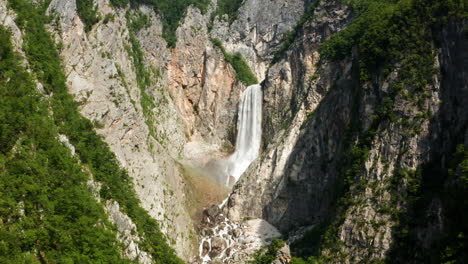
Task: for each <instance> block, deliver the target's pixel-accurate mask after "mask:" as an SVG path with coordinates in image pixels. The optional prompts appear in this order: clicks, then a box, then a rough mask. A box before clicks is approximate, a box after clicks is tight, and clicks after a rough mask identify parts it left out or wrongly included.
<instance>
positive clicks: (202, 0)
mask: <svg viewBox="0 0 468 264" xmlns="http://www.w3.org/2000/svg"><path fill="white" fill-rule="evenodd" d="M110 2H111V3H112V5H114V6H115V7H126V6H127V5H128V4H130V6H131V7H137V6H138V5H140V4H142V5H147V6H150V7H152V8H154V10H155V11H156V12H157V13H159V14H160V15H161V16H162V23H163V33H162V36H163V38H164V39H165V40H166V41H167V45H168V47H170V48H174V47H175V44H176V42H177V37H176V30H177V28H178V27H179V24H180V21H181V20H182V18H183V17H184V15H185V13H186V11H187V8H188V6H190V5H194V6H196V7H198V8H199V9H200V10H201V11H202V12H206V10H207V9H208V5H209V3H210V1H209V0H110Z"/></svg>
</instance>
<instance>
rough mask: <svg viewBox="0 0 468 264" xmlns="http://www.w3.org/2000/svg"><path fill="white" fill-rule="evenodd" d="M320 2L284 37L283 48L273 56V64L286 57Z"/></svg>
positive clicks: (309, 8)
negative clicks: (286, 53)
mask: <svg viewBox="0 0 468 264" xmlns="http://www.w3.org/2000/svg"><path fill="white" fill-rule="evenodd" d="M318 4H319V1H317V0H316V1H314V2H313V3H312V4H311V5H310V6H309V7H308V10H307V11H306V12H304V14H303V15H302V17H301V18H300V19H299V21H298V22H297V24H296V26H295V27H294V28H293V30H291V31H290V32H287V33H285V34H284V35H283V40H282V44H281V47H280V48H279V49H278V50H277V51H276V52H275V54H274V55H273V60H272V61H271V63H272V64H274V63H276V62H278V61H279V60H280V59H281V58H282V57H283V55H284V53H285V52H286V51H287V50H288V49H289V47H290V46H291V45H292V44H293V42H294V40H296V38H297V37H299V34H300V33H301V31H302V28H303V27H304V24H305V22H307V21H309V20H310V19H311V18H312V17H313V14H314V11H315V8H317V6H318Z"/></svg>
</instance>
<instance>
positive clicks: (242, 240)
mask: <svg viewBox="0 0 468 264" xmlns="http://www.w3.org/2000/svg"><path fill="white" fill-rule="evenodd" d="M262 100H263V99H262V88H261V86H260V85H259V84H255V85H250V86H248V87H247V89H246V90H245V91H244V92H243V93H242V96H241V101H240V103H239V113H238V120H237V139H236V148H235V151H234V153H232V154H231V155H230V156H229V157H228V158H227V159H225V160H221V161H218V162H216V163H213V164H212V168H211V170H212V171H217V172H218V173H219V174H222V175H218V177H219V178H220V179H221V183H224V184H225V185H226V186H227V187H232V186H233V185H234V184H235V183H236V182H237V180H239V178H240V176H241V175H242V174H243V173H244V172H245V171H246V170H247V168H248V167H249V165H250V164H251V163H252V162H253V161H254V160H255V159H256V158H257V157H258V156H259V152H260V144H261V137H262ZM216 168H218V169H216ZM223 179H224V180H223ZM226 202H227V199H226V200H224V201H223V202H222V203H221V204H220V205H212V206H211V207H210V208H209V209H206V210H205V211H204V212H203V219H202V227H201V232H200V235H201V236H202V238H201V241H200V244H199V248H198V255H199V261H200V263H203V264H205V263H211V262H212V261H213V260H214V259H216V260H218V261H221V262H222V263H238V261H239V260H240V259H242V258H246V257H248V255H249V254H251V253H253V252H254V251H255V250H256V249H258V248H259V247H261V246H263V245H266V244H268V243H269V242H270V241H271V239H272V238H274V237H278V236H280V233H279V232H278V231H277V230H276V228H275V227H273V226H271V225H270V224H269V223H267V222H266V221H264V220H262V219H252V220H248V221H242V222H232V221H230V219H228V218H227V217H226V216H225V215H224V214H223V212H222V209H223V207H224V206H225V205H226Z"/></svg>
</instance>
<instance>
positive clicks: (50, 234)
mask: <svg viewBox="0 0 468 264" xmlns="http://www.w3.org/2000/svg"><path fill="white" fill-rule="evenodd" d="M9 4H10V7H11V8H13V9H14V10H15V12H16V13H17V15H18V16H17V19H16V21H17V24H18V25H19V26H20V27H21V29H22V30H23V32H24V33H25V34H24V41H25V42H24V46H23V47H24V50H25V53H26V55H27V59H28V62H29V64H30V66H31V70H32V72H33V73H34V75H35V77H36V78H37V79H38V80H39V81H40V82H41V83H42V84H43V86H44V90H45V92H46V93H47V94H48V95H50V97H49V100H48V101H47V103H48V105H47V110H51V111H50V112H51V113H53V121H54V124H55V126H56V128H57V132H58V133H60V134H64V135H66V136H67V137H68V139H69V140H70V142H71V143H72V144H73V145H74V146H75V148H76V153H77V156H78V157H79V160H80V161H81V163H82V164H83V166H85V167H87V168H88V169H89V171H90V172H91V173H92V175H93V176H94V178H95V180H97V181H99V182H100V183H101V184H102V187H101V192H100V195H101V197H102V198H103V199H104V200H107V199H113V200H116V201H117V202H119V204H120V206H121V209H122V210H123V211H124V212H125V213H126V214H127V215H128V216H129V217H130V218H131V219H132V220H133V222H134V223H135V224H136V226H137V230H138V233H139V234H140V236H141V241H140V247H141V248H142V249H143V250H145V251H147V252H149V253H150V254H151V255H152V257H153V260H154V261H155V262H156V263H164V264H166V263H167V264H175V263H182V261H181V260H180V259H179V258H178V257H177V256H176V255H175V252H174V250H173V249H172V248H170V247H169V245H168V244H167V243H166V240H165V237H164V235H163V234H162V233H161V231H160V229H159V226H158V223H157V222H156V221H155V220H154V219H152V218H151V217H150V216H149V214H148V212H146V211H145V210H144V209H143V208H142V207H141V206H140V202H139V200H138V198H137V195H136V193H135V191H134V189H133V186H132V180H131V179H130V177H129V176H128V174H127V172H126V171H125V170H123V169H122V168H120V166H119V163H118V161H117V159H116V157H115V155H114V154H113V153H112V152H111V151H110V149H109V146H108V145H107V144H106V143H105V142H104V141H103V140H102V139H101V137H100V136H99V135H97V134H96V132H95V131H94V129H93V124H92V123H91V122H90V121H89V120H87V119H85V118H83V117H82V116H81V115H80V114H79V112H78V110H77V103H75V102H74V100H73V97H72V96H71V95H70V94H68V92H67V86H66V84H65V76H64V74H63V72H62V70H61V65H60V58H59V55H58V53H57V51H56V49H55V48H54V47H55V44H54V42H53V40H52V38H51V37H50V35H49V34H48V32H47V31H46V29H45V26H44V24H45V22H46V21H47V18H46V16H45V10H46V5H45V4H43V5H37V6H36V5H33V4H32V3H30V1H27V0H9ZM2 47H3V45H2ZM2 98H3V97H2ZM22 99H24V100H26V99H28V96H26V97H25V98H22ZM2 101H3V100H2ZM16 104H18V102H17V103H16ZM13 107H16V106H15V105H13V106H12V107H10V109H6V110H10V111H9V112H12V108H13ZM36 107H38V106H36V105H32V106H30V108H32V109H30V110H29V111H35V110H36ZM16 108H18V107H16ZM6 110H5V111H6ZM19 110H21V111H25V110H27V109H25V110H23V109H21V108H18V111H19ZM3 112H4V111H3ZM9 112H8V111H7V113H9ZM48 112H49V111H48ZM8 116H12V115H8ZM13 116H14V115H13ZM40 116H42V117H44V116H47V115H46V114H41V115H40ZM12 118H14V117H12ZM18 118H22V117H21V116H20V115H18ZM14 122H15V123H18V124H23V123H24V122H21V119H19V120H14ZM35 122H37V121H34V122H33V123H32V124H31V125H30V126H28V127H30V128H31V129H32V131H33V133H36V131H35V129H34V128H35ZM2 124H3V122H2ZM44 133H46V132H44ZM48 133H50V132H48ZM9 134H16V135H21V133H20V132H19V131H18V129H17V130H14V132H10V133H9ZM3 137H4V136H3V133H2V138H3ZM8 142H15V141H14V140H11V139H10V140H8ZM26 143H27V142H26ZM9 144H10V146H9V147H10V148H11V144H13V143H9ZM27 146H28V148H32V149H31V151H29V153H30V154H31V155H32V156H33V157H35V155H36V154H35V153H36V152H35V151H34V149H35V148H34V145H31V144H29V143H28V144H27ZM42 147H44V148H45V149H49V148H50V145H42ZM36 149H37V148H36ZM2 155H5V154H2ZM2 158H3V160H4V159H5V157H2ZM61 159H65V158H64V155H60V156H59V157H57V158H56V159H43V160H41V162H42V163H41V164H45V165H50V166H52V167H53V166H54V165H55V164H56V162H60V161H61ZM1 164H2V167H3V168H5V165H4V164H5V162H3V161H2V163H1ZM25 166H26V165H25ZM26 167H27V171H29V173H31V175H36V174H37V172H36V171H35V170H34V169H32V167H29V166H26ZM37 170H41V168H40V167H38V168H37ZM4 171H5V169H4V170H3V172H4ZM61 171H62V172H63V173H66V175H68V174H69V173H71V172H72V171H70V170H61ZM44 175H48V177H44V178H41V179H40V180H41V183H43V184H46V183H48V182H49V181H52V180H53V179H52V178H51V179H49V178H50V177H51V176H52V175H59V174H55V173H47V172H44ZM59 180H60V182H61V183H64V182H66V181H67V180H70V181H72V183H73V184H76V185H77V188H78V187H79V186H80V185H79V184H80V181H77V180H73V179H72V178H68V176H63V177H61V178H59ZM85 180H86V179H81V181H85ZM59 184H60V183H59ZM23 185H24V186H28V185H27V184H23ZM43 188H44V189H43V190H42V191H43V192H46V193H49V194H50V195H52V197H53V199H59V198H60V196H58V195H56V192H59V191H61V189H62V188H63V189H64V190H67V189H68V187H67V188H64V187H62V186H61V185H56V186H51V187H47V186H44V187H43ZM36 189H37V188H34V189H32V190H21V191H20V190H12V191H13V192H16V195H17V196H18V197H22V195H23V193H26V194H28V193H30V192H37V190H36ZM9 195H15V194H14V193H12V194H9ZM73 195H74V197H79V196H78V195H80V194H79V192H77V193H75V194H73ZM17 196H14V197H17ZM17 199H18V198H17ZM42 200H43V199H42V197H38V198H37V200H36V201H37V202H38V203H40V202H41V201H42ZM75 200H76V199H71V198H70V200H69V201H68V203H66V206H65V207H64V209H63V210H67V208H68V209H69V210H71V209H74V208H78V209H80V210H90V208H89V207H90V206H88V205H87V206H84V207H80V206H78V205H74V204H73V203H74V202H76V201H75ZM88 202H90V201H87V203H88ZM70 203H71V204H70ZM64 204H65V203H64ZM8 207H11V205H9V206H8ZM8 207H7V208H8ZM36 209H37V210H38V212H41V210H39V209H38V208H36ZM54 212H55V213H57V211H50V212H45V211H44V214H43V216H45V215H48V214H50V215H51V217H53V215H54ZM73 216H74V217H70V219H69V220H73V219H79V216H78V215H76V216H75V215H73ZM36 217H38V218H39V219H40V218H41V214H40V213H38V214H37V215H36ZM72 218H73V219H72ZM54 219H55V218H54ZM60 220H66V219H60V218H56V219H55V222H51V223H49V226H48V228H45V225H40V232H39V233H37V234H33V235H34V236H36V237H35V238H34V239H31V240H27V241H25V242H24V243H29V244H28V245H30V246H35V247H36V248H38V249H40V250H41V249H42V244H41V243H43V242H42V241H47V240H48V239H49V240H53V241H59V240H57V239H58V238H59V236H61V232H56V231H55V229H54V228H56V226H57V225H59V224H60V222H61V221H60ZM5 221H6V219H5ZM5 221H3V222H5ZM24 224H31V223H29V222H25V223H24ZM88 225H89V226H96V227H100V226H101V225H100V224H97V225H94V224H91V222H88ZM69 229H70V230H75V229H74V227H73V228H71V227H69ZM12 231H13V230H12ZM70 232H72V231H70ZM9 233H10V232H7V235H8V234H9ZM64 234H66V233H64ZM96 234H99V233H93V235H94V237H93V238H89V240H90V241H87V240H84V241H81V243H83V244H84V245H86V247H85V248H84V250H83V251H82V254H85V255H87V252H88V251H89V250H93V248H92V247H91V248H90V247H89V245H90V244H94V243H95V242H94V240H93V239H96V240H98V239H100V237H96ZM37 235H41V236H37ZM62 239H63V240H67V241H69V240H70V239H71V238H70V237H68V236H64V237H62ZM102 244H105V243H102ZM106 246H107V247H108V248H109V250H111V249H112V244H106ZM45 249H54V250H58V251H60V252H61V253H63V254H64V255H66V249H64V248H60V247H59V245H58V246H57V247H53V248H45ZM62 251H63V252H62ZM23 252H33V251H29V250H28V248H25V250H24V251H23ZM40 252H41V251H39V253H38V254H41V253H40ZM114 253H115V252H114ZM113 255H114V258H117V257H118V256H119V254H113ZM70 261H74V262H80V263H81V262H86V261H80V259H79V258H75V257H72V258H71V260H70ZM70 261H63V262H70ZM92 262H93V261H92ZM97 262H99V261H97ZM103 262H104V263H113V262H114V261H103ZM94 263H96V261H94ZM117 263H118V261H117Z"/></svg>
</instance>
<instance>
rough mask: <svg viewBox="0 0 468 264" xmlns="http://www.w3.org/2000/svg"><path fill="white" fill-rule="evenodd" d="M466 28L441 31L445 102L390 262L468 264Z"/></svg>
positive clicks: (439, 43) (461, 25)
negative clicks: (462, 164) (464, 166)
mask: <svg viewBox="0 0 468 264" xmlns="http://www.w3.org/2000/svg"><path fill="white" fill-rule="evenodd" d="M466 26H467V23H466V21H464V22H462V23H455V22H454V21H451V22H450V23H449V25H448V26H446V27H444V29H442V30H438V31H436V32H435V37H436V44H437V46H438V47H439V49H440V54H439V59H440V62H441V73H442V81H441V99H442V104H441V107H440V111H439V113H438V114H437V115H435V116H434V118H432V120H431V127H430V135H431V145H432V147H431V149H432V151H431V152H430V153H428V155H429V156H430V161H429V162H428V163H427V164H424V165H422V166H421V167H420V169H418V173H419V174H420V177H421V182H420V184H419V186H416V191H415V192H413V193H409V195H408V201H409V206H408V208H407V210H405V211H404V212H402V213H401V214H400V215H399V222H400V225H399V226H396V227H395V228H394V229H393V233H394V238H395V241H394V243H393V244H392V249H391V250H390V252H389V257H388V258H387V260H386V262H387V263H428V264H432V263H433V264H436V263H468V202H467V201H468V182H467V181H466V180H464V179H463V177H466V173H467V171H464V172H463V171H462V168H461V166H460V165H461V162H463V161H464V160H467V158H468V155H467V153H468V152H467V150H468V71H467V68H466V67H467V65H468V51H467V49H466V47H468V41H467V34H466ZM463 146H464V147H463ZM463 148H464V151H463ZM465 162H466V161H465ZM463 173H464V174H465V176H463Z"/></svg>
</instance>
